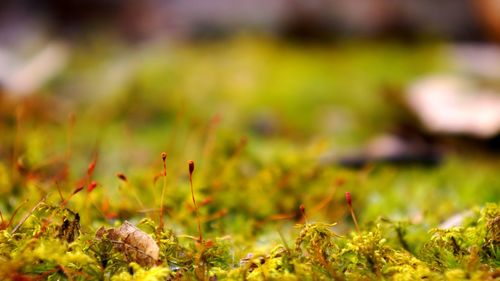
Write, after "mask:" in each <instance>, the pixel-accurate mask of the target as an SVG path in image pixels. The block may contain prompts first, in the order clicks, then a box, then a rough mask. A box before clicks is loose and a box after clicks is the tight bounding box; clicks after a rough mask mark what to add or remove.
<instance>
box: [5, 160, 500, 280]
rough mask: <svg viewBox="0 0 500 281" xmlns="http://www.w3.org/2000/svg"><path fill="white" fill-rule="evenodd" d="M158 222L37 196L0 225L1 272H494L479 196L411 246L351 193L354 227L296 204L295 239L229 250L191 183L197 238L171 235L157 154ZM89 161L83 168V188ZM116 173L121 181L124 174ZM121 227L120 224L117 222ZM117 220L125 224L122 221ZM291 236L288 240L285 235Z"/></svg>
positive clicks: (492, 235) (491, 240)
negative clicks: (100, 222)
mask: <svg viewBox="0 0 500 281" xmlns="http://www.w3.org/2000/svg"><path fill="white" fill-rule="evenodd" d="M161 157H162V161H163V172H162V173H161V175H160V176H163V188H162V196H161V206H160V211H159V213H160V216H159V219H158V222H156V220H154V219H151V218H144V219H142V220H141V221H140V222H139V223H138V224H137V225H136V226H134V225H131V224H130V223H128V222H122V221H119V220H116V221H115V226H116V227H115V228H109V229H107V230H106V229H103V228H101V229H99V230H95V229H94V228H93V227H90V226H87V225H81V224H80V219H81V218H80V214H79V213H78V212H77V210H72V209H70V208H69V207H68V203H69V199H70V198H71V197H72V196H74V195H76V194H77V193H79V192H80V191H81V190H82V189H83V186H84V185H81V186H79V187H77V188H76V189H75V190H74V191H73V192H72V193H71V194H70V195H69V196H67V197H66V198H65V199H64V198H62V196H61V202H60V203H59V204H55V203H53V202H48V200H47V197H44V198H43V199H42V200H41V201H40V202H39V203H38V204H36V205H35V206H34V207H33V208H32V209H31V210H30V211H29V212H27V213H26V214H25V216H24V217H22V219H20V220H19V221H18V222H16V223H15V224H14V220H8V219H7V218H4V217H3V216H2V218H1V219H2V221H1V224H0V227H1V228H0V279H1V280H385V279H393V280H422V279H423V280H498V278H500V269H499V268H500V208H499V206H498V205H496V204H488V205H486V206H483V207H482V208H476V209H473V210H472V214H471V215H469V216H468V217H467V218H466V219H463V221H462V223H461V225H459V226H455V227H449V228H434V229H432V230H431V231H430V232H428V233H427V234H428V235H427V236H426V238H425V240H423V241H420V242H419V244H418V245H416V244H414V242H412V241H409V240H408V239H407V238H406V237H407V235H408V232H409V231H410V224H409V223H405V222H394V221H389V220H387V219H379V220H377V221H375V222H373V223H371V224H366V225H358V222H357V220H356V216H355V213H354V208H353V205H352V198H351V194H350V193H346V202H347V204H346V205H347V206H348V208H349V210H350V213H351V215H352V218H353V223H354V225H355V228H354V229H353V230H352V231H351V232H349V233H347V234H345V235H337V234H336V233H335V224H334V223H323V222H311V221H310V220H308V218H307V215H306V208H305V206H303V205H301V206H300V211H301V213H302V216H303V222H304V223H302V224H297V225H296V228H297V229H296V231H295V236H294V237H283V235H282V234H281V232H280V235H281V236H282V243H281V244H278V245H275V246H274V247H273V248H272V249H271V250H270V251H268V252H258V251H255V252H252V251H251V250H249V251H248V252H247V253H246V256H243V257H240V258H237V257H236V256H235V252H236V249H238V245H235V244H234V241H233V240H232V239H231V237H230V236H225V237H210V239H208V238H204V236H203V234H202V226H201V221H200V217H199V215H198V205H197V203H196V199H195V194H194V188H193V173H194V162H193V161H189V162H188V171H189V183H190V189H191V197H192V203H193V206H194V215H195V216H196V220H197V227H198V232H199V233H198V236H197V237H192V236H188V235H183V234H182V233H176V231H174V230H173V229H169V228H168V227H167V226H166V224H165V223H164V221H163V216H164V209H163V198H164V196H165V192H166V191H165V178H166V164H165V160H166V157H167V156H166V154H164V153H162V155H161ZM94 167H95V163H94V165H92V164H91V165H90V166H89V168H88V172H87V177H86V180H85V181H86V182H88V183H87V191H88V192H89V193H90V192H91V191H92V190H93V189H94V188H96V183H95V182H93V181H91V178H92V172H93V169H94ZM118 178H119V179H121V180H122V181H125V182H127V178H126V177H125V176H124V175H123V174H119V175H118ZM120 225H122V227H121V228H119V226H120ZM125 226H126V227H125ZM293 240H295V242H294V243H290V242H287V241H293Z"/></svg>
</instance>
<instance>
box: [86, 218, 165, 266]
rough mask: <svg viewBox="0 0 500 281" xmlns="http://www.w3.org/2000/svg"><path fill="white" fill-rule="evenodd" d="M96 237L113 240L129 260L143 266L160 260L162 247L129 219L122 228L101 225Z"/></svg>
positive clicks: (115, 245)
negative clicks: (107, 227) (106, 227)
mask: <svg viewBox="0 0 500 281" xmlns="http://www.w3.org/2000/svg"><path fill="white" fill-rule="evenodd" d="M96 237H97V238H99V239H108V240H109V241H110V242H112V243H113V245H114V247H115V248H116V249H117V250H118V251H120V252H122V253H123V254H124V255H125V257H126V258H127V261H129V262H131V261H134V262H137V263H138V264H140V265H142V266H152V265H154V264H156V262H157V261H158V256H159V251H160V248H159V247H158V245H157V244H156V242H155V241H154V240H153V238H151V236H149V235H148V234H147V233H145V232H144V231H142V230H140V229H138V228H137V227H135V226H134V225H132V224H131V223H129V222H128V221H125V222H124V223H123V224H122V225H121V226H120V228H109V229H105V228H104V227H101V228H99V229H98V230H97V232H96Z"/></svg>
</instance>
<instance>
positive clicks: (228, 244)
mask: <svg viewBox="0 0 500 281" xmlns="http://www.w3.org/2000/svg"><path fill="white" fill-rule="evenodd" d="M93 40H95V41H97V42H100V41H99V40H104V41H105V43H106V44H102V43H103V42H100V43H99V44H95V46H99V47H93V45H92V46H87V47H86V48H81V47H76V48H74V50H73V53H72V56H71V60H70V63H69V66H68V68H67V70H66V71H65V72H64V73H62V74H61V75H60V76H59V77H58V78H57V79H56V80H54V81H52V83H51V84H50V85H48V86H47V87H46V88H44V89H43V90H42V91H41V92H40V93H38V94H37V95H36V96H34V97H30V98H26V99H23V100H21V101H11V100H9V99H8V98H6V97H2V100H1V104H0V105H1V111H0V118H1V123H0V130H1V132H2V138H1V139H0V145H1V146H0V195H1V199H0V210H1V212H2V216H3V219H2V222H1V229H2V230H1V237H0V240H1V242H0V274H1V278H0V279H2V280H4V279H6V280H38V279H42V280H44V279H48V280H103V279H104V280H108V279H111V280H163V279H172V280H175V279H180V280H191V279H202V280H209V279H210V280H216V279H218V280H223V279H234V280H245V279H247V280H288V279H290V280H331V279H338V280H344V279H347V280H372V279H394V280H415V279H429V280H460V279H473V280H495V279H498V278H499V274H500V272H499V255H500V252H499V243H500V242H499V239H500V238H499V237H500V230H499V228H500V226H499V224H500V220H499V217H500V214H499V212H500V210H499V207H498V205H496V204H494V203H497V202H498V201H499V198H500V194H499V193H500V178H499V177H498V175H497V173H498V169H499V168H500V163H499V161H498V159H497V158H495V157H491V156H489V155H487V153H484V154H472V153H468V152H467V151H465V152H460V153H454V154H450V155H447V156H446V157H445V159H444V161H443V163H441V165H439V166H436V167H420V166H408V167H396V166H378V165H375V166H369V167H367V168H366V169H363V170H360V171H352V170H346V169H343V168H341V167H338V166H335V165H334V164H332V163H328V162H325V161H323V160H322V159H324V158H325V155H326V156H328V155H330V154H332V153H333V154H335V153H337V154H338V153H342V152H344V151H346V150H348V149H350V148H353V147H359V146H361V145H363V143H365V142H366V141H367V140H368V139H369V138H370V137H371V136H373V135H375V134H377V133H379V132H383V131H386V130H389V129H391V127H392V126H393V125H394V124H395V123H396V122H397V121H398V120H401V118H404V116H406V115H405V114H404V112H403V111H404V110H403V109H402V108H398V106H397V105H394V104H391V103H389V102H388V101H387V96H386V95H384V92H385V91H386V89H388V88H390V89H403V88H404V86H405V85H406V84H407V83H409V82H411V81H412V80H413V79H416V78H418V77H419V75H424V74H426V73H432V72H436V71H445V70H450V69H451V66H449V65H448V63H447V61H446V59H445V58H446V56H445V55H444V54H445V49H446V48H445V47H443V46H441V45H439V44H437V45H432V46H407V45H400V44H377V43H366V42H353V43H348V44H346V43H337V44H335V45H331V46H327V47H325V46H315V45H307V46H304V45H290V44H288V43H283V42H279V41H275V40H271V39H264V38H261V39H260V40H254V39H250V38H237V39H232V40H229V41H227V42H223V43H206V42H201V43H197V44H196V46H195V47H193V45H174V44H164V43H154V44H151V45H147V46H142V47H141V48H137V49H133V50H131V49H130V48H129V47H124V46H121V45H115V44H113V43H112V42H109V41H106V40H107V39H102V38H97V39H95V38H94V39H93ZM103 46H106V47H103ZM68 116H69V117H68ZM162 151H166V152H167V154H168V157H167V161H166V164H167V176H166V177H165V184H166V185H165V200H164V210H165V217H164V223H165V228H164V229H160V228H159V210H160V202H161V199H160V197H161V192H162V188H163V177H162V176H161V173H162V162H161V158H160V152H162ZM188 159H193V160H194V162H195V163H196V169H195V172H194V175H193V179H194V189H195V195H196V198H197V200H198V203H199V206H200V209H199V213H200V217H201V221H202V230H203V235H204V240H203V242H202V243H199V242H197V241H196V238H193V237H197V235H198V233H197V222H196V221H197V220H196V218H195V216H194V209H193V206H192V202H191V194H190V189H189V180H188V166H187V163H186V161H187V160H188ZM91 163H95V167H93V168H92V169H91V170H92V171H89V167H88V166H89V164H91ZM91 165H93V164H91ZM116 173H121V174H123V177H117V176H116ZM124 178H125V179H124ZM155 178H156V179H157V180H156V181H155V180H154V179H155ZM92 181H95V182H96V183H97V186H96V187H95V188H94V189H93V190H92V191H91V192H88V187H89V185H90V184H91V182H92ZM79 187H84V189H83V190H81V191H79V192H78V193H76V194H74V195H73V196H72V197H71V198H70V199H68V198H69V196H70V195H71V194H72V193H73V192H74V191H75V190H76V189H78V188H79ZM346 191H349V192H350V193H351V194H352V198H353V206H354V210H355V212H356V214H357V216H358V219H359V222H360V232H356V231H355V229H354V225H353V223H352V219H351V217H350V214H349V209H348V206H347V204H346V203H345V200H344V193H345V192H346ZM45 196H46V197H45ZM42 198H44V200H43V201H40V200H41V199H42ZM65 200H66V201H67V202H65V203H62V202H64V201H65ZM488 202H490V204H488ZM301 204H303V205H304V206H305V207H306V213H307V217H308V220H307V222H306V221H304V219H303V216H302V215H301V213H300V210H299V206H300V205H301ZM34 206H36V208H34V209H32V208H33V207H34ZM16 208H19V210H18V211H17V213H16V211H15V210H16ZM30 210H33V212H31V211H30ZM457 214H462V217H463V221H462V222H461V223H460V224H459V225H458V226H456V227H452V228H449V229H439V228H437V227H438V226H439V225H440V224H441V223H442V222H444V221H446V220H447V219H449V218H450V217H452V216H454V215H457ZM24 217H26V220H25V221H24ZM11 218H12V220H11ZM125 220H128V221H131V222H132V223H134V224H136V225H137V226H138V227H139V228H140V229H141V230H142V231H144V232H146V233H148V234H150V235H151V237H153V239H154V240H155V241H157V243H158V246H159V247H160V259H159V262H158V265H157V266H141V265H139V263H137V262H134V261H133V260H131V258H130V257H128V256H127V253H125V252H124V251H123V250H121V251H120V250H119V249H118V247H115V244H113V242H110V241H109V240H107V239H106V238H104V239H103V238H99V237H96V235H95V234H96V231H97V230H98V229H99V228H100V227H101V226H105V227H119V226H120V225H121V224H122V222H123V221H125ZM17 225H19V227H16V226H17ZM294 226H296V227H294Z"/></svg>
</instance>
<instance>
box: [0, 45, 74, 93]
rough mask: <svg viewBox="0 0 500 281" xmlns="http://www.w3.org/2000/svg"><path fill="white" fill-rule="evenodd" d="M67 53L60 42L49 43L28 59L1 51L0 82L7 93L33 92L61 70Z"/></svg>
mask: <svg viewBox="0 0 500 281" xmlns="http://www.w3.org/2000/svg"><path fill="white" fill-rule="evenodd" d="M68 55H69V49H68V47H67V46H66V45H65V44H64V43H61V42H52V43H49V44H48V45H47V46H45V47H44V48H43V49H41V50H40V51H39V52H38V53H37V54H35V55H34V56H33V57H32V58H31V59H29V60H21V59H19V58H17V57H15V55H14V54H12V53H9V52H8V51H2V52H1V56H0V58H1V60H0V70H1V71H0V83H1V85H2V87H4V89H5V92H7V93H8V94H12V95H14V96H26V95H30V94H33V93H34V92H36V91H37V90H38V89H40V88H41V87H42V86H43V85H44V84H45V83H46V82H47V81H49V80H50V79H52V78H54V77H55V76H56V75H57V74H58V73H60V72H61V70H62V69H63V68H64V66H65V65H66V62H67V60H68Z"/></svg>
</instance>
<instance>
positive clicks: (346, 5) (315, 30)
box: [0, 0, 500, 42]
mask: <svg viewBox="0 0 500 281" xmlns="http://www.w3.org/2000/svg"><path fill="white" fill-rule="evenodd" d="M0 10H1V12H0V26H1V27H0V41H2V42H5V41H6V40H7V41H8V40H9V39H12V37H15V36H17V35H19V34H17V33H18V32H27V31H26V29H27V27H28V26H38V27H39V28H40V27H42V26H43V27H45V28H47V29H49V30H50V31H51V32H52V33H54V34H57V35H64V36H69V37H79V36H82V35H83V34H85V32H93V31H94V30H95V28H102V29H110V30H112V31H113V32H116V33H117V34H119V35H120V36H122V37H123V38H126V39H128V40H132V41H134V40H140V39H148V38H152V37H155V36H158V35H169V36H175V37H181V38H196V39H198V38H218V37H224V36H227V35H229V34H232V33H234V32H241V31H250V32H264V33H270V34H274V35H278V36H280V37H285V38H292V39H299V40H325V39H339V38H395V39H401V40H413V39H421V38H445V39H449V40H459V41H471V40H472V41H485V40H497V41H498V40H500V4H499V2H498V1H495V0H478V1H472V0H441V1H433V0H421V1H412V0H375V1H350V0H337V1H328V0H310V1H300V0H277V1H264V0H239V1H232V0H209V1H193V0H183V1H180V0H169V1H161V0H146V1H131V0H123V1H121V0H87V1H78V0H67V1H65V0H47V1H37V0H19V1H17V0H6V1H2V2H1V3H0Z"/></svg>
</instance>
